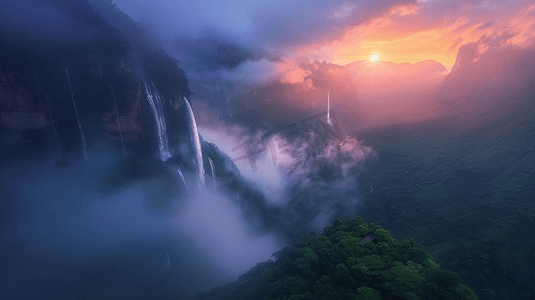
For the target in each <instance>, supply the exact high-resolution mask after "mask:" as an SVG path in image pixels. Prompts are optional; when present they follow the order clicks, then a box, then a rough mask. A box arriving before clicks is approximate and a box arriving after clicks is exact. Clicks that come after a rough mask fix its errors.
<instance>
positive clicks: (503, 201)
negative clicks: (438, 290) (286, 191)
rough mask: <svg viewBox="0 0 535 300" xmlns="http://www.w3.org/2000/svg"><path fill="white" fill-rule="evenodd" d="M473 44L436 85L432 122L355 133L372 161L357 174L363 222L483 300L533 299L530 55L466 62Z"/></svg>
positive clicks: (533, 90)
mask: <svg viewBox="0 0 535 300" xmlns="http://www.w3.org/2000/svg"><path fill="white" fill-rule="evenodd" d="M472 46H473V45H470V46H468V47H467V48H465V49H464V50H463V49H461V50H462V51H460V53H459V57H460V58H459V59H458V64H457V65H456V67H454V69H453V71H452V73H451V74H450V75H448V78H446V80H445V81H444V83H443V84H442V86H441V87H440V88H439V91H440V94H439V96H440V97H438V98H437V100H438V101H440V107H441V111H442V116H441V117H440V118H437V119H434V120H430V121H426V122H421V123H412V124H398V125H395V126H387V127H382V128H375V129H367V130H362V131H359V132H356V133H355V136H357V137H358V138H359V139H363V140H364V143H365V144H367V145H370V146H372V147H373V148H374V149H376V151H377V153H378V157H379V158H378V159H377V160H376V161H374V162H372V163H370V165H369V166H368V167H367V168H366V170H365V171H364V172H362V173H361V174H358V178H359V183H360V184H361V185H362V186H364V187H365V188H369V190H368V192H367V193H364V198H365V205H367V206H368V208H367V209H365V210H364V211H363V216H367V218H369V219H370V220H374V221H375V222H378V223H380V224H383V225H384V226H385V228H387V229H389V230H391V232H392V234H393V235H394V236H395V237H408V236H412V237H414V238H415V240H416V242H417V243H422V244H423V245H425V246H426V247H427V249H429V250H430V251H431V253H433V254H434V255H435V256H436V257H437V258H438V259H439V260H441V261H442V262H443V266H444V267H445V268H447V269H450V270H452V271H455V272H458V273H459V274H461V276H462V277H463V278H464V279H465V280H466V282H467V283H468V284H469V285H470V286H472V287H473V288H474V289H475V291H476V292H477V293H478V295H479V296H480V298H481V299H531V298H532V297H533V294H532V291H533V290H534V289H535V286H534V285H533V280H532V278H533V276H535V269H534V268H535V257H534V256H533V251H532V249H533V247H535V232H534V231H533V230H532V228H534V226H535V204H534V203H533V201H532V199H534V198H535V184H534V182H535V181H534V180H533V178H535V152H534V151H533V149H535V122H534V117H533V116H535V96H534V95H535V80H534V79H535V76H533V74H535V72H534V71H535V68H533V66H532V61H531V60H530V58H531V57H532V55H533V50H532V49H515V48H506V49H501V48H496V49H490V50H489V51H488V52H487V53H485V54H484V55H481V56H480V55H479V54H478V56H476V57H471V58H467V57H466V56H467V53H464V51H465V50H466V49H468V50H470V47H472ZM476 47H477V45H476ZM504 53H509V55H503V54H504ZM477 57H479V58H478V59H476V58H477ZM465 60H466V61H467V62H465ZM463 62H465V63H464V65H463ZM504 67H507V68H508V69H505V70H504V69H503V68H504Z"/></svg>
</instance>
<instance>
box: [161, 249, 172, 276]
mask: <svg viewBox="0 0 535 300" xmlns="http://www.w3.org/2000/svg"><path fill="white" fill-rule="evenodd" d="M163 267H164V269H165V271H168V270H169V268H170V267H171V260H170V259H169V251H167V256H166V258H165V262H164V265H163Z"/></svg>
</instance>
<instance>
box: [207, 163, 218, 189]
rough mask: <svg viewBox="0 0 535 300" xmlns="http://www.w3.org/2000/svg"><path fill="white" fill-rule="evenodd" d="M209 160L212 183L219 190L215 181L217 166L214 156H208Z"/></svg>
mask: <svg viewBox="0 0 535 300" xmlns="http://www.w3.org/2000/svg"><path fill="white" fill-rule="evenodd" d="M208 162H209V163H210V170H211V171H212V184H213V185H214V191H216V190H217V187H216V183H215V167H214V161H213V160H212V158H210V157H208Z"/></svg>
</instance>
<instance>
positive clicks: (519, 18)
mask: <svg viewBox="0 0 535 300" xmlns="http://www.w3.org/2000/svg"><path fill="white" fill-rule="evenodd" d="M491 2H492V1H487V2H485V3H482V4H479V5H478V6H473V5H469V4H466V3H460V4H455V3H453V4H450V5H451V7H450V9H447V10H446V9H443V8H439V7H438V6H433V1H419V3H418V4H417V5H416V4H406V5H397V6H394V7H392V8H390V9H389V10H388V11H386V12H385V13H383V14H382V15H380V16H377V17H375V18H373V19H370V20H369V21H368V22H366V23H363V24H358V25H356V26H352V27H349V28H347V29H346V31H345V34H344V35H343V36H342V37H341V38H339V39H337V40H334V41H327V42H324V43H315V44H313V45H306V46H302V47H301V48H299V49H298V51H297V52H299V53H300V54H301V55H306V56H308V58H309V59H311V60H313V59H318V60H320V61H322V60H326V61H327V62H332V63H336V64H340V65H345V64H347V63H350V62H353V61H357V60H367V59H369V57H370V55H372V54H377V55H379V56H380V58H381V60H383V61H390V62H394V63H404V62H409V63H417V62H420V61H423V60H435V61H438V62H440V63H442V64H443V65H446V66H448V65H450V66H451V65H453V64H454V63H455V59H456V57H457V52H458V50H459V47H460V46H462V45H464V44H468V43H471V42H475V41H478V40H479V39H481V38H482V37H485V36H493V35H507V36H508V38H507V39H506V41H507V42H506V43H507V44H508V45H515V46H520V45H522V46H526V45H531V44H532V41H534V40H535V28H534V24H535V4H531V3H527V1H516V3H514V4H510V5H506V4H503V3H502V4H489V3H491ZM519 2H521V3H523V4H524V5H521V4H519ZM455 5H456V6H455ZM453 8H455V9H453ZM482 47H483V46H482ZM480 51H482V52H483V51H485V49H484V48H481V49H480Z"/></svg>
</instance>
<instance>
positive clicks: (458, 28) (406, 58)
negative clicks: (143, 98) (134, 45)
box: [114, 0, 535, 66]
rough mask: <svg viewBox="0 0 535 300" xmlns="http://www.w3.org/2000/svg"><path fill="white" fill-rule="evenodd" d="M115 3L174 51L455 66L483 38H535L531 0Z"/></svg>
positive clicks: (523, 42) (525, 40)
mask: <svg viewBox="0 0 535 300" xmlns="http://www.w3.org/2000/svg"><path fill="white" fill-rule="evenodd" d="M114 3H116V4H117V6H118V7H119V8H120V9H121V10H123V11H124V12H126V13H127V14H129V15H130V16H131V17H132V18H133V19H134V20H136V21H138V22H139V23H141V24H142V25H144V26H145V27H147V28H149V29H150V30H151V31H153V33H154V34H156V35H157V36H158V37H159V39H160V41H161V42H162V43H163V44H164V46H165V47H167V48H168V49H172V48H173V45H174V43H176V41H177V40H180V38H181V37H184V36H188V37H198V36H200V35H201V34H202V33H203V32H206V31H211V32H216V33H217V34H219V35H220V36H221V37H223V38H224V39H227V40H229V41H232V42H234V43H237V44H241V45H247V46H253V47H260V48H263V49H267V50H269V51H273V52H279V53H282V54H284V55H285V56H287V57H294V58H296V57H299V58H303V57H306V58H308V59H310V60H314V59H318V60H320V61H323V60H326V61H327V62H332V63H336V64H341V65H344V64H347V63H349V62H352V61H355V60H365V59H369V58H370V56H371V55H373V54H376V55H378V56H379V60H384V61H391V62H395V63H403V62H410V63H416V62H419V61H423V60H428V59H431V60H436V61H438V62H440V63H442V64H444V65H446V66H448V65H453V64H454V63H455V59H456V55H457V51H458V49H459V47H460V46H461V45H463V44H467V43H470V42H474V41H477V40H478V39H480V38H481V37H484V36H487V37H488V36H496V35H497V36H506V38H505V39H501V40H502V41H503V42H504V43H506V44H515V45H519V46H527V45H531V44H532V43H533V39H534V37H535V28H534V22H535V2H533V1H531V0H529V1H526V0H510V1H501V0H500V1H499V0H468V1H460V0H455V1H444V0H396V1H385V0H381V1H340V0H334V1H318V0H312V1H278V0H271V1H258V0H249V1H243V0H239V1H236V0H234V1H225V2H224V3H223V2H217V1H209V0H201V1H195V2H191V3H190V2H187V1H174V0H156V1H150V2H147V1H142V0H115V1H114ZM482 51H484V49H482Z"/></svg>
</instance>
